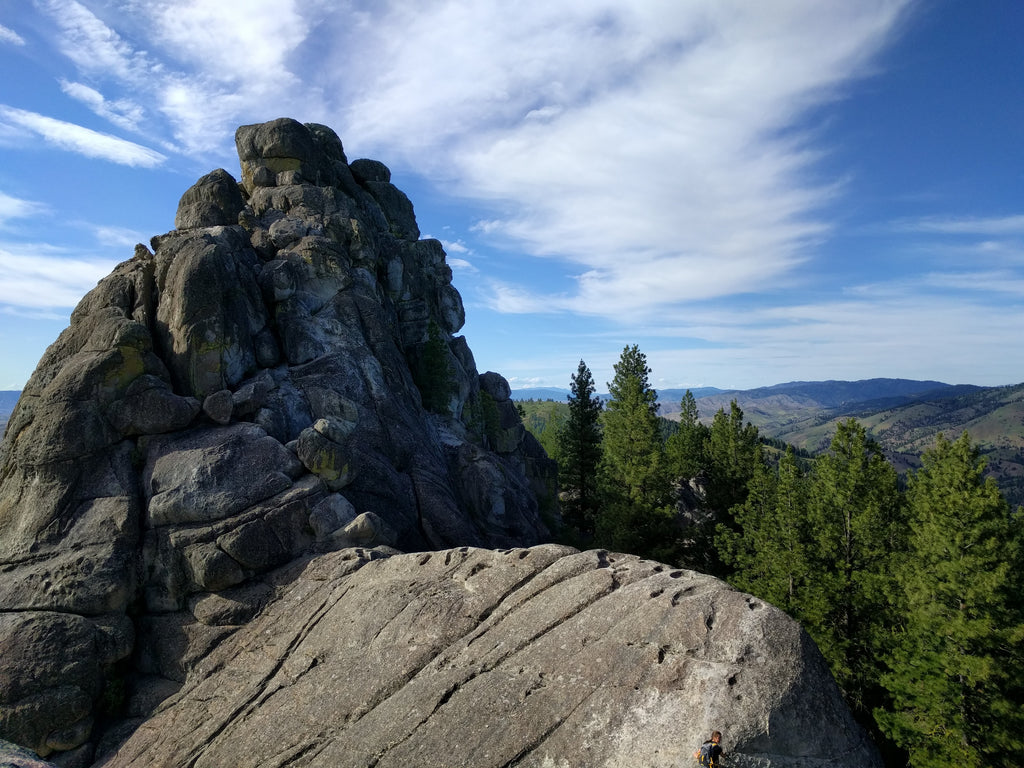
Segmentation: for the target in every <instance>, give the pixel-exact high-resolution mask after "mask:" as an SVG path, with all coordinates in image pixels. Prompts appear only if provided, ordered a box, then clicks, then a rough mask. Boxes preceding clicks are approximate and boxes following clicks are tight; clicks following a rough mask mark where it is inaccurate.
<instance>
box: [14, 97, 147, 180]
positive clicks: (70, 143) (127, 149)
mask: <svg viewBox="0 0 1024 768" xmlns="http://www.w3.org/2000/svg"><path fill="white" fill-rule="evenodd" d="M5 124H6V125H5ZM5 128H6V129H8V130H10V129H21V130H22V131H27V132H29V133H30V134H34V135H36V136H39V137H40V138H42V139H43V140H44V141H47V142H49V143H50V144H52V145H54V146H55V147H59V148H60V149H64V150H67V151H69V152H77V153H78V154H81V155H85V156H86V157H95V158H99V159H101V160H109V161H110V162H112V163H119V164H120V165H131V166H138V167H143V168H152V167H154V166H157V165H160V164H161V163H162V162H163V161H164V160H166V159H167V158H166V157H165V156H164V155H162V154H160V153H159V152H157V151H156V150H153V149H150V148H148V147H144V146H142V145H141V144H136V143H135V142H133V141H127V140H126V139H120V138H118V137H117V136H112V135H110V134H109V133H100V132H99V131H94V130H92V129H91V128H85V127H84V126H81V125H76V124H75V123H69V122H66V121H64V120H57V119H56V118H53V117H47V116H46V115H40V114H39V113H38V112H29V111H28V110H24V109H16V108H14V107H8V106H6V105H2V104H0V132H4V130H5Z"/></svg>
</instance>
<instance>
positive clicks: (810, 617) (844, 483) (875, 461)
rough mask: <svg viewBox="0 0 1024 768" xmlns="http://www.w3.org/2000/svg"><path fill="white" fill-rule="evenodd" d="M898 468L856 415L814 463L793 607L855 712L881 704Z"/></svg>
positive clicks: (897, 533) (864, 714)
mask: <svg viewBox="0 0 1024 768" xmlns="http://www.w3.org/2000/svg"><path fill="white" fill-rule="evenodd" d="M901 501H902V499H901V496H900V493H899V487H898V483H897V477H896V471H895V470H894V469H893V468H892V466H891V465H890V464H889V463H888V461H886V459H885V457H884V456H883V455H882V451H881V449H880V448H879V446H878V444H877V443H875V442H874V441H872V440H870V439H869V438H868V436H867V433H866V431H865V430H864V427H862V426H861V425H860V424H859V423H857V421H856V420H854V419H848V420H846V421H843V422H840V424H839V425H838V427H837V429H836V434H835V436H834V437H833V439H832V444H831V446H830V448H829V452H828V453H827V454H826V455H824V456H822V457H821V458H819V459H818V460H817V463H816V466H815V473H814V478H813V480H812V483H811V488H810V492H809V498H808V522H809V529H810V541H809V542H808V544H809V550H808V556H809V559H808V580H807V589H806V591H805V593H804V595H803V597H801V598H800V599H799V600H798V602H797V605H796V606H795V610H796V613H797V617H798V618H800V619H801V620H802V621H803V622H804V624H805V626H806V627H807V629H808V631H809V632H810V633H811V636H812V637H814V639H815V641H816V642H817V644H818V647H819V648H820V649H821V652H822V653H823V654H824V656H825V658H826V660H827V661H828V662H829V667H830V668H831V670H832V674H833V675H834V676H835V678H836V682H838V683H839V686H840V688H841V689H842V690H843V693H844V695H845V697H846V700H847V702H848V703H849V704H850V706H851V708H852V709H853V711H854V714H855V715H856V716H857V717H858V718H859V719H861V720H862V721H864V722H866V721H867V720H868V717H869V715H870V713H871V711H872V710H873V709H874V707H875V706H876V705H877V704H878V703H880V699H879V696H880V691H879V687H878V677H879V674H880V669H879V667H880V664H881V662H880V659H881V657H882V655H883V654H884V652H885V651H886V645H885V642H886V638H887V637H888V634H889V632H890V628H891V626H892V624H893V622H894V617H893V615H892V612H891V610H889V606H890V600H889V596H890V594H891V592H892V591H893V588H894V587H893V576H892V566H893V559H894V558H895V557H896V556H898V555H899V554H900V553H902V552H903V551H904V549H905V545H904V544H903V532H904V525H903V521H902V504H901Z"/></svg>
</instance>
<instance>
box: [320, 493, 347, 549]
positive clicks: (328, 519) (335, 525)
mask: <svg viewBox="0 0 1024 768" xmlns="http://www.w3.org/2000/svg"><path fill="white" fill-rule="evenodd" d="M356 514H357V513H356V508H355V507H354V506H353V505H352V502H351V501H349V500H348V499H346V498H345V497H344V496H342V495H341V494H340V493H332V494H331V495H330V496H328V497H327V498H325V499H324V500H323V501H321V502H320V503H319V504H317V505H316V506H315V507H313V511H312V512H310V513H309V527H310V528H312V529H313V534H314V535H315V536H316V538H317V540H318V541H320V540H323V539H326V538H327V537H328V536H330V535H331V534H332V533H334V532H335V531H336V530H338V529H339V528H342V527H343V526H346V525H348V524H349V523H351V522H352V521H353V520H355V518H356Z"/></svg>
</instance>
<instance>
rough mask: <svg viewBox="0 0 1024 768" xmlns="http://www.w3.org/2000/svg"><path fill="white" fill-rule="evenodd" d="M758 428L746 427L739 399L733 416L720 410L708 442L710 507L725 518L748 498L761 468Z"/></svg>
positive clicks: (713, 422) (713, 423)
mask: <svg viewBox="0 0 1024 768" xmlns="http://www.w3.org/2000/svg"><path fill="white" fill-rule="evenodd" d="M757 445H758V434H757V427H755V426H754V425H753V424H751V423H750V422H747V424H746V425H744V424H743V409H741V408H740V407H739V405H738V404H737V403H736V401H735V400H733V401H732V402H731V403H730V404H729V413H728V414H726V413H725V409H723V408H720V409H719V410H718V413H716V414H715V417H714V420H713V421H712V422H711V429H710V431H709V432H708V439H707V448H706V451H707V462H708V474H709V478H708V494H707V495H708V504H709V506H711V508H712V509H714V510H716V511H717V512H718V513H719V514H720V515H721V516H722V517H723V519H727V518H726V517H725V516H726V515H727V513H728V512H729V510H730V509H732V507H733V506H735V505H736V504H739V503H741V502H742V501H743V500H744V499H745V498H746V495H747V483H748V482H749V481H750V479H751V478H752V477H753V476H754V468H755V466H756V465H757Z"/></svg>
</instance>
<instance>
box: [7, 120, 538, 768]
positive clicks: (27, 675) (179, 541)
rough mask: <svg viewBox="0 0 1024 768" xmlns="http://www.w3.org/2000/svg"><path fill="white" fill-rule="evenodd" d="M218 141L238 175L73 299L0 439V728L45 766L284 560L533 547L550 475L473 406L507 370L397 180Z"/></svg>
mask: <svg viewBox="0 0 1024 768" xmlns="http://www.w3.org/2000/svg"><path fill="white" fill-rule="evenodd" d="M236 144H237V147H238V152H239V158H240V162H241V179H242V181H241V183H239V182H237V181H236V180H235V179H234V178H233V177H232V176H231V174H229V173H228V172H227V171H225V170H223V169H218V170H216V171H213V172H212V173H210V174H208V175H206V176H204V177H203V178H201V179H200V180H199V181H198V182H197V183H196V184H195V185H194V186H193V187H192V188H190V189H189V190H187V191H186V192H185V193H184V195H183V196H182V198H181V202H180V205H179V208H178V212H177V216H176V217H175V226H176V227H177V229H175V230H173V231H172V232H169V233H167V234H164V235H160V236H158V237H154V238H153V239H152V241H151V244H150V245H151V248H147V247H146V246H145V245H141V244H140V245H138V246H136V248H135V253H134V257H133V258H131V259H130V260H128V261H125V262H124V263H122V264H120V265H119V266H117V267H116V268H115V269H114V271H113V272H112V273H111V274H110V275H109V276H108V277H106V278H105V279H104V280H102V281H101V282H100V283H99V285H98V286H97V287H96V288H95V289H94V290H93V291H91V292H90V293H89V294H88V295H87V296H86V297H85V298H84V299H82V301H81V303H80V304H79V305H78V307H77V308H76V309H75V311H74V313H73V314H72V316H71V324H70V327H69V328H68V329H67V330H66V331H65V332H64V333H62V334H61V336H60V338H58V339H57V341H56V342H55V343H54V344H53V345H51V346H50V348H49V349H48V350H47V351H46V353H45V355H44V356H43V358H42V360H41V361H40V362H39V365H38V367H37V368H36V371H35V373H34V374H33V376H32V378H31V379H30V381H29V382H28V384H27V385H26V387H25V389H24V392H23V394H22V397H21V400H20V401H19V403H18V405H17V407H16V408H15V410H14V412H13V413H12V414H11V417H10V419H9V422H8V428H7V431H6V434H5V438H4V441H3V444H2V447H0V682H2V683H3V684H2V685H0V738H6V739H9V740H11V741H14V742H17V743H19V744H22V745H24V746H26V747H29V748H31V749H33V750H35V751H37V752H38V753H39V754H41V755H43V756H44V757H45V756H47V755H50V754H52V753H55V752H69V751H77V752H76V754H79V753H80V752H82V750H86V751H87V750H88V749H89V748H90V746H89V745H90V744H92V743H93V742H94V741H95V740H96V737H97V735H98V732H99V730H100V729H101V728H102V727H103V726H104V724H105V723H108V722H109V721H110V720H111V719H112V717H113V716H114V715H115V714H117V713H118V712H124V711H139V712H145V711H148V709H151V708H152V706H151V705H152V704H154V703H155V702H156V701H159V699H160V697H161V696H162V695H166V694H167V692H168V690H170V689H172V688H173V685H170V687H169V684H173V683H174V682H180V681H181V680H183V679H184V676H185V673H186V671H187V669H188V667H189V665H190V664H191V663H192V662H193V661H194V660H195V659H198V658H201V657H202V655H203V654H205V653H206V652H207V651H208V650H209V649H210V648H212V647H214V646H215V645H216V644H217V643H219V642H221V641H222V640H223V639H224V637H226V636H228V635H229V634H230V633H231V632H232V631H234V628H235V627H236V626H237V625H238V624H241V623H244V621H247V620H248V617H251V615H253V614H254V613H255V612H256V611H257V610H258V608H259V606H261V605H262V604H263V603H264V602H265V601H266V599H267V595H266V592H267V591H268V590H269V589H270V587H269V586H268V584H267V583H266V580H265V578H266V574H267V573H269V572H270V571H272V570H273V569H275V568H279V567H281V566H282V565H285V564H287V563H288V562H289V561H291V560H292V559H294V558H296V557H300V556H302V555H304V554H306V553H309V552H311V551H326V550H330V549H336V548H339V547H345V546H351V545H353V544H359V545H367V546H373V545H377V544H388V545H394V546H398V547H401V548H404V549H408V550H425V549H438V548H446V547H451V546H462V545H471V546H514V545H522V544H535V543H538V542H542V541H545V540H546V539H547V538H548V537H549V532H548V528H547V524H546V523H545V521H544V520H543V519H542V518H541V514H540V512H541V507H542V505H543V504H545V503H546V502H545V499H544V496H545V494H547V495H550V494H552V493H553V492H554V487H553V486H554V472H553V469H554V468H553V465H552V464H551V462H549V461H547V459H546V457H544V456H543V452H542V451H538V446H537V445H536V441H534V440H532V438H530V437H529V435H527V434H526V433H525V431H524V430H522V428H521V425H518V426H519V428H518V429H516V426H517V425H515V424H506V423H505V422H506V420H505V419H503V420H501V422H500V426H499V423H498V422H495V421H494V420H493V419H488V418H486V416H487V415H488V413H489V410H488V409H494V408H504V409H505V410H506V411H507V409H508V406H509V405H510V404H508V403H505V404H502V403H497V404H495V400H494V398H493V397H492V396H491V395H489V394H487V392H489V391H491V390H493V389H494V388H495V387H494V383H493V382H492V381H491V379H493V378H495V377H496V378H498V379H500V376H497V374H488V375H487V376H488V377H487V379H486V381H487V390H484V389H482V388H481V377H480V374H479V372H478V371H477V369H476V364H475V362H474V360H473V355H472V353H471V352H470V350H469V347H468V345H467V344H466V341H465V339H464V338H462V337H458V336H455V335H454V334H456V333H457V332H458V331H459V329H460V328H461V326H462V324H463V321H464V319H465V313H464V310H463V306H462V299H461V298H460V296H459V294H458V292H457V291H456V289H455V288H454V286H452V284H451V279H452V274H451V270H450V269H449V267H448V266H447V264H446V263H445V253H444V250H443V249H442V247H441V244H440V243H439V242H437V241H436V240H420V239H419V229H418V227H417V225H416V220H415V216H414V213H413V207H412V204H411V203H410V202H409V200H408V198H407V197H406V196H405V195H404V194H402V193H401V192H400V191H399V190H398V189H397V188H395V187H394V186H393V185H392V184H391V181H390V171H388V169H387V168H386V166H384V165H383V163H379V162H376V161H369V160H365V161H357V162H355V163H353V164H352V165H351V166H350V165H349V163H348V161H347V158H346V157H345V153H344V150H343V148H342V144H341V141H340V140H339V139H338V137H337V136H336V135H335V134H334V132H333V131H331V130H330V129H329V128H326V127H325V126H321V125H313V124H310V125H303V124H301V123H298V122H296V121H294V120H289V119H281V120H274V121H272V122H269V123H263V124H260V125H251V126H243V127H241V128H239V129H238V132H237V135H236ZM431 337H434V338H438V339H440V343H441V348H440V354H441V356H442V359H443V361H444V362H445V363H446V366H445V370H446V371H448V376H447V377H446V378H444V379H443V380H441V381H437V380H436V379H435V380H430V379H427V378H424V376H423V375H422V370H421V368H422V365H421V364H422V359H423V356H424V355H423V352H424V349H425V347H426V345H427V344H428V342H429V341H430V339H431ZM428 381H429V382H430V385H431V386H433V387H435V388H436V389H437V390H438V391H431V392H430V393H429V394H430V397H429V398H428V397H427V396H426V395H427V393H425V392H423V391H422V390H421V387H426V386H427V382H428ZM425 401H427V402H435V401H437V402H442V403H443V404H444V406H445V407H444V408H443V409H437V410H438V411H443V412H438V413H431V412H428V411H427V410H426V409H425V408H424V407H423V403H424V402H425ZM538 499H540V500H538ZM223 601H227V604H228V607H225V605H223V604H221V603H222V602H223ZM231 606H234V607H231ZM128 617H131V618H130V619H129V618H128ZM55 653H56V654H57V656H54V654H55ZM62 653H64V654H71V655H70V657H67V658H65V657H62V656H61V654H62ZM30 660H35V661H36V662H38V663H34V662H33V663H30ZM76 759H78V758H76Z"/></svg>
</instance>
